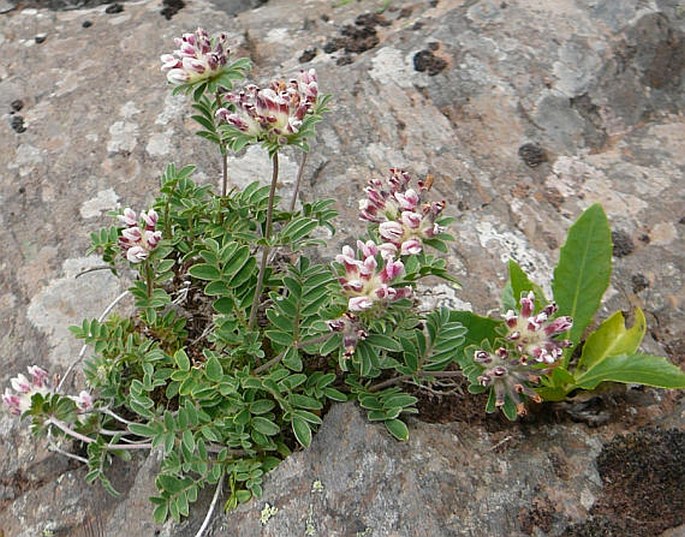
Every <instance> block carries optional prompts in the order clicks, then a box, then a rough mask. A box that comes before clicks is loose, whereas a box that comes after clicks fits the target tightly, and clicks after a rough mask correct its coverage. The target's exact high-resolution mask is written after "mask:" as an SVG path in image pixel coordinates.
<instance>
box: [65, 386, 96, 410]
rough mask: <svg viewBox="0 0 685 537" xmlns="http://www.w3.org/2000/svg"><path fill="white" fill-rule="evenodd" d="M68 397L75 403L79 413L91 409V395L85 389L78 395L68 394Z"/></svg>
mask: <svg viewBox="0 0 685 537" xmlns="http://www.w3.org/2000/svg"><path fill="white" fill-rule="evenodd" d="M69 399H71V400H72V401H74V403H76V408H77V409H78V412H79V414H82V413H85V412H89V411H91V410H93V396H92V395H91V394H90V393H88V392H87V391H85V390H82V391H81V392H80V393H79V394H78V395H70V396H69Z"/></svg>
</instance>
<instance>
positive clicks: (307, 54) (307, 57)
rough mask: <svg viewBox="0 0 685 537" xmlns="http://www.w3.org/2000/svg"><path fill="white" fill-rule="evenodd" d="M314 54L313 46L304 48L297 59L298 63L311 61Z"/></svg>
mask: <svg viewBox="0 0 685 537" xmlns="http://www.w3.org/2000/svg"><path fill="white" fill-rule="evenodd" d="M315 56H316V49H315V48H308V49H307V50H305V51H304V52H303V53H302V54H301V55H300V57H299V58H298V61H299V62H300V63H307V62H310V61H312V60H313V59H314V57H315Z"/></svg>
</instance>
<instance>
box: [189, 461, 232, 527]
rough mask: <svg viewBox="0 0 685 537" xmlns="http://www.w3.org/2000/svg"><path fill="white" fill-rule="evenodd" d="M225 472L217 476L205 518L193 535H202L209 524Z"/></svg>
mask: <svg viewBox="0 0 685 537" xmlns="http://www.w3.org/2000/svg"><path fill="white" fill-rule="evenodd" d="M224 477H225V474H222V475H221V477H220V478H219V482H218V483H217V485H216V490H215V491H214V496H213V497H212V503H211V504H209V509H208V510H207V514H206V515H205V519H204V520H203V521H202V526H200V529H199V530H197V533H196V534H195V537H202V536H203V535H204V534H205V530H206V529H207V527H208V526H209V521H210V520H211V519H212V513H214V508H215V507H216V502H217V501H218V500H219V495H220V494H221V489H222V488H223V486H224Z"/></svg>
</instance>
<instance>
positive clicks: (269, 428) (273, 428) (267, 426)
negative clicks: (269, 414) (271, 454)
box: [252, 416, 281, 436]
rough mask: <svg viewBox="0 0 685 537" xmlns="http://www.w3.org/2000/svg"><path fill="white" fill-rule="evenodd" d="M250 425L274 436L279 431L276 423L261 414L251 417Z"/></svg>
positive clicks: (267, 434)
mask: <svg viewBox="0 0 685 537" xmlns="http://www.w3.org/2000/svg"><path fill="white" fill-rule="evenodd" d="M252 426H253V427H254V428H255V429H257V431H259V432H260V433H262V434H264V435H266V436H274V435H276V434H278V433H280V432H281V428H280V427H279V426H278V425H276V424H275V423H274V422H273V421H271V420H270V419H267V418H264V417H262V416H256V417H254V418H252Z"/></svg>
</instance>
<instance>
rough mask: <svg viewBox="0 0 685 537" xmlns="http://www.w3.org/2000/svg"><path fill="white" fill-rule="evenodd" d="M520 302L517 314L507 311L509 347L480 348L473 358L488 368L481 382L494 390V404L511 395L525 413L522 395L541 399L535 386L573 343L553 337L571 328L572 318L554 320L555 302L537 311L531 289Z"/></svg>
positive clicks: (498, 403)
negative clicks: (486, 349) (487, 349)
mask: <svg viewBox="0 0 685 537" xmlns="http://www.w3.org/2000/svg"><path fill="white" fill-rule="evenodd" d="M520 305H521V306H520V310H519V312H518V313H517V312H515V311H514V310H509V311H507V312H506V313H505V314H504V320H505V323H506V325H507V334H506V336H505V339H506V341H507V343H509V348H506V347H500V348H498V349H496V350H495V351H494V352H488V351H485V350H483V349H478V350H476V351H475V353H474V356H473V359H474V360H475V361H476V362H477V363H479V364H481V365H483V366H484V367H485V370H484V371H483V373H482V374H481V375H480V376H479V377H478V381H479V382H480V384H481V385H482V386H485V387H492V388H493V389H494V391H495V406H497V407H501V406H503V405H504V404H505V401H506V398H507V397H508V398H509V399H511V401H513V402H514V404H515V405H516V410H517V412H518V414H524V413H525V407H524V405H523V402H522V401H521V397H520V396H521V395H525V396H527V397H529V398H530V399H532V400H533V401H536V402H539V401H540V400H541V399H540V396H539V395H538V394H537V393H535V391H534V390H533V388H532V386H533V385H535V384H537V383H539V382H540V375H543V374H547V373H549V372H550V371H551V370H552V369H553V368H554V367H555V366H556V365H557V364H558V363H559V359H560V358H561V357H562V356H563V353H564V349H565V348H568V347H570V346H571V342H570V341H568V340H557V339H554V338H555V337H556V336H558V335H559V334H562V333H564V332H566V331H567V330H569V329H570V328H571V327H572V326H573V319H571V317H568V316H562V317H557V318H556V319H551V317H552V315H554V314H555V313H556V312H557V310H558V307H557V305H556V304H554V303H551V304H548V305H547V306H545V307H544V308H543V309H542V311H541V312H539V313H537V314H536V313H535V295H534V294H533V292H532V291H531V292H529V293H528V294H526V295H525V296H523V297H521V300H520Z"/></svg>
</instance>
